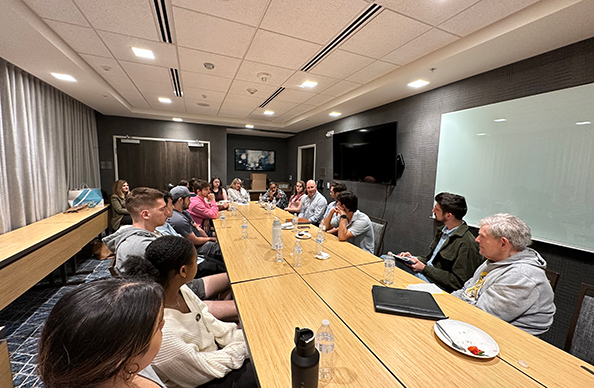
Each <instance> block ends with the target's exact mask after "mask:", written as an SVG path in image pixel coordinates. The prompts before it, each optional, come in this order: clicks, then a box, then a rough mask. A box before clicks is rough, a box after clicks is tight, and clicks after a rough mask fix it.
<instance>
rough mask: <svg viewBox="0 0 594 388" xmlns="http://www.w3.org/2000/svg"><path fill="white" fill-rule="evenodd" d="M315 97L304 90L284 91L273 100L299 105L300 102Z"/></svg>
mask: <svg viewBox="0 0 594 388" xmlns="http://www.w3.org/2000/svg"><path fill="white" fill-rule="evenodd" d="M315 95H316V94H315V93H311V92H306V91H304V90H294V89H285V90H283V91H282V92H281V93H280V94H279V95H278V96H276V98H275V100H279V101H288V102H295V103H298V104H301V103H302V102H305V101H307V100H309V99H311V98H312V97H314V96H315Z"/></svg>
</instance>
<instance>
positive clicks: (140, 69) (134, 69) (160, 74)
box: [120, 61, 172, 85]
mask: <svg viewBox="0 0 594 388" xmlns="http://www.w3.org/2000/svg"><path fill="white" fill-rule="evenodd" d="M120 65H121V66H122V68H123V69H124V71H125V72H126V73H127V74H128V76H129V77H130V79H131V80H132V81H133V82H134V83H138V82H151V83H160V84H166V85H171V82H172V81H171V73H170V71H169V69H168V68H166V67H159V66H149V65H143V64H141V63H133V62H126V61H120Z"/></svg>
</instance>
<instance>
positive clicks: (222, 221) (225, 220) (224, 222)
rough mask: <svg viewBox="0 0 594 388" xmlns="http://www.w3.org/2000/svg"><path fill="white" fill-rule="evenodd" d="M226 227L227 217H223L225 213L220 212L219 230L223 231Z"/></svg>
mask: <svg viewBox="0 0 594 388" xmlns="http://www.w3.org/2000/svg"><path fill="white" fill-rule="evenodd" d="M226 227H227V216H226V215H225V212H224V211H222V212H221V228H223V229H225V228H226Z"/></svg>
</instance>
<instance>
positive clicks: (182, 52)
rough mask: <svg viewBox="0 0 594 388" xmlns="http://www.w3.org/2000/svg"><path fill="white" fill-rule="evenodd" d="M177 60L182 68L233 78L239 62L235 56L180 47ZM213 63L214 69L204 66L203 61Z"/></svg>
mask: <svg viewBox="0 0 594 388" xmlns="http://www.w3.org/2000/svg"><path fill="white" fill-rule="evenodd" d="M178 54H179V62H180V66H181V68H182V70H187V71H191V72H194V73H200V74H208V75H214V76H217V77H225V78H233V77H235V73H237V69H238V68H239V65H240V64H241V60H240V59H237V58H232V57H227V56H224V55H219V54H212V53H207V52H204V51H199V50H191V49H187V48H184V47H180V48H179V50H178ZM207 62H208V63H212V64H213V65H215V67H214V69H211V70H209V69H207V68H206V67H204V64H205V63H207Z"/></svg>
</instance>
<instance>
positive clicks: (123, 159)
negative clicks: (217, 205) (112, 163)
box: [116, 139, 210, 190]
mask: <svg viewBox="0 0 594 388" xmlns="http://www.w3.org/2000/svg"><path fill="white" fill-rule="evenodd" d="M121 140H122V139H117V143H116V147H117V148H116V157H117V165H118V178H119V179H125V180H126V181H127V182H128V184H129V185H130V189H132V188H134V187H141V186H144V187H152V188H155V189H159V190H164V189H167V185H168V184H169V183H171V184H173V185H177V183H178V182H179V181H180V180H182V179H186V180H189V179H191V178H200V179H206V180H208V179H210V177H209V173H208V172H209V168H208V164H209V159H208V147H209V144H208V143H203V144H204V147H189V146H188V143H186V142H178V141H162V140H146V139H141V140H140V143H136V144H135V143H127V142H124V143H122V141H121Z"/></svg>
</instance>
